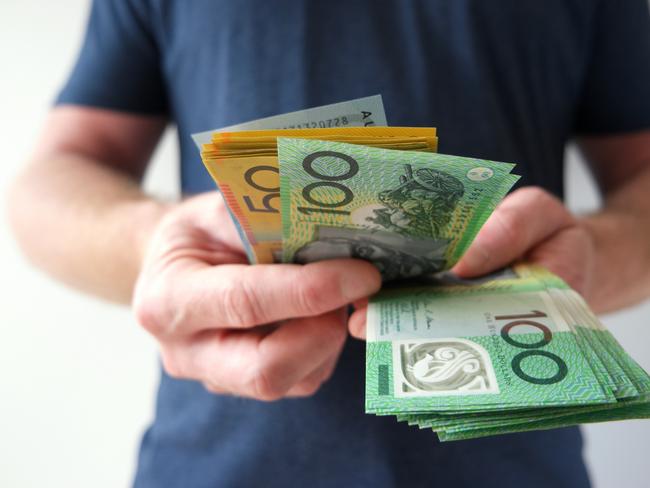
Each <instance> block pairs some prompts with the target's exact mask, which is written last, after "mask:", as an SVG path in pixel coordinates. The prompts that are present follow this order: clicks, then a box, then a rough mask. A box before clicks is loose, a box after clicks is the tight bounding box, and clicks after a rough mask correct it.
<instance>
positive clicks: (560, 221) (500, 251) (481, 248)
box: [453, 187, 575, 277]
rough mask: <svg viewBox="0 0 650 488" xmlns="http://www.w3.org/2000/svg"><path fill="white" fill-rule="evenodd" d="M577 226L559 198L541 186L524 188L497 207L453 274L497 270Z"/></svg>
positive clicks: (476, 273)
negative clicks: (554, 235)
mask: <svg viewBox="0 0 650 488" xmlns="http://www.w3.org/2000/svg"><path fill="white" fill-rule="evenodd" d="M574 223H575V220H574V218H573V217H572V216H571V214H570V213H569V212H568V211H567V210H566V209H565V207H564V206H563V205H562V202H560V201H559V200H558V199H557V198H555V197H554V196H552V195H551V194H549V193H547V192H546V191H544V190H541V189H539V188H537V187H530V188H522V189H520V190H517V191H515V192H514V193H512V194H511V195H509V196H508V197H506V198H505V199H504V200H503V202H502V203H501V204H500V205H499V206H498V207H497V208H496V210H495V211H494V213H493V214H492V215H491V216H490V218H489V219H488V220H487V222H486V223H485V225H484V226H483V228H482V229H481V230H480V231H479V233H478V235H477V236H476V238H475V239H474V242H473V243H472V244H471V246H470V247H469V249H468V250H467V252H466V253H465V254H464V255H463V257H462V258H461V259H460V261H459V262H458V263H457V264H456V266H454V268H453V271H454V272H455V273H456V274H458V275H459V276H461V277H472V276H480V275H483V274H486V273H489V272H491V271H495V270H497V269H499V268H502V267H503V266H506V265H508V264H510V263H512V262H513V261H515V260H517V259H519V258H521V257H522V256H523V255H524V254H526V253H527V252H528V251H529V250H530V249H531V248H532V247H534V246H535V245H536V244H537V243H540V242H542V241H544V240H545V239H547V238H549V237H550V236H551V235H553V234H555V233H556V232H559V231H560V230H562V229H564V228H566V227H569V226H571V225H573V224H574Z"/></svg>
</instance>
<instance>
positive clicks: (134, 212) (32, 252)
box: [8, 153, 166, 303]
mask: <svg viewBox="0 0 650 488" xmlns="http://www.w3.org/2000/svg"><path fill="white" fill-rule="evenodd" d="M39 158H40V159H41V160H35V161H32V162H31V163H30V164H29V165H28V166H27V168H26V169H25V170H24V171H23V172H22V173H21V174H20V175H19V176H18V178H17V179H16V181H15V182H14V184H13V187H12V189H11V191H10V195H9V202H8V203H9V217H10V221H11V224H12V227H13V229H14V232H15V235H16V238H17V240H18V242H19V244H20V246H21V248H22V249H23V251H24V252H25V254H26V255H27V257H28V258H29V259H30V260H31V261H32V262H33V263H34V264H35V265H36V266H38V267H39V268H42V269H43V270H44V271H46V272H47V273H49V274H50V275H52V276H54V277H55V278H57V279H59V280H60V281H62V282H64V283H66V284H68V285H70V286H73V287H75V288H78V289H81V290H83V291H86V292H89V293H92V294H94V295H97V296H99V297H102V298H105V299H109V300H113V301H118V302H122V303H128V302H129V301H130V299H131V295H132V290H133V285H134V283H135V279H136V276H137V274H138V271H139V269H140V263H141V259H142V255H143V253H144V248H145V246H146V243H147V241H148V237H149V235H150V233H151V231H152V229H153V228H154V226H155V225H156V223H157V222H158V221H159V219H160V218H161V216H162V215H163V214H164V212H165V211H166V205H165V204H163V203H161V202H156V201H154V200H152V199H150V198H148V197H146V196H145V195H144V194H143V193H142V192H141V191H140V189H139V187H138V185H137V183H136V182H134V181H133V179H132V178H131V177H129V176H127V175H126V174H123V173H121V172H120V171H118V170H115V169H112V168H110V167H108V166H106V165H102V164H100V162H98V161H94V160H92V159H89V158H86V157H83V156H79V155H75V154H74V153H67V154H66V153H59V154H56V155H52V156H48V157H47V158H46V159H45V156H40V157H39Z"/></svg>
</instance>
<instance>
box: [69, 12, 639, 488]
mask: <svg viewBox="0 0 650 488" xmlns="http://www.w3.org/2000/svg"><path fill="white" fill-rule="evenodd" d="M649 87H650V19H649V16H648V7H647V4H646V0H626V1H624V2H615V1H608V0H600V1H597V0H547V1H544V2H539V1H537V2H533V1H521V0H493V1H489V2H488V1H485V0H453V1H452V0H429V1H424V0H422V1H415V0H413V1H411V0H392V1H389V0H386V1H379V0H365V1H361V0H359V1H354V0H345V1H344V0H328V1H318V0H311V1H310V0H238V1H236V2H235V1H229V0H191V1H189V0H186V1H181V0H149V1H147V0H97V1H96V2H95V3H94V5H93V9H92V13H91V16H90V23H89V27H88V31H87V35H86V39H85V42H84V45H83V48H82V51H81V54H80V57H79V60H78V62H77V64H76V66H75V68H74V71H73V73H72V75H71V77H70V79H69V81H68V82H67V84H66V85H65V87H64V89H63V91H62V92H61V94H60V95H59V98H58V100H57V103H59V104H77V105H89V106H95V107H103V108H108V109H113V110H120V111H126V112H134V113H140V114H151V115H160V114H165V115H167V116H168V117H169V120H170V122H172V123H175V124H176V125H177V127H178V136H179V141H180V148H181V185H182V190H183V192H184V193H188V194H189V193H197V192H201V191H206V190H212V189H213V188H214V186H213V183H212V181H211V179H210V177H209V176H208V173H207V172H206V171H205V170H204V168H203V166H202V164H201V161H200V158H199V154H198V152H197V150H196V147H195V146H194V145H193V142H192V141H191V139H190V134H191V133H193V132H200V131H204V130H207V129H211V128H215V127H222V126H227V125H231V124H235V123H239V122H244V121H247V120H251V119H256V118H261V117H266V116H270V115H275V114H279V113H284V112H289V111H294V110H300V109H304V108H308V107H312V106H317V105H324V104H329V103H334V102H339V101H343V100H348V99H352V98H358V97H363V96H368V95H373V94H376V93H380V94H381V95H382V96H383V100H384V104H385V107H386V114H387V118H388V121H389V123H390V124H391V125H403V126H435V127H437V128H438V130H439V135H440V152H443V153H448V154H458V155H464V156H476V157H480V158H486V159H494V160H501V161H513V162H517V163H518V166H517V172H518V173H519V174H521V175H522V176H523V177H522V179H521V181H520V184H521V185H540V186H543V187H545V188H546V189H548V190H550V191H551V192H553V193H555V194H557V195H559V196H561V195H562V187H563V152H564V147H565V144H566V143H567V141H568V140H570V139H571V137H572V136H574V135H575V134H579V133H583V134H609V133H619V132H628V131H634V130H638V129H644V128H649V127H650V95H649V93H650V92H649ZM363 386H364V345H363V343H362V342H360V341H356V340H352V339H350V340H349V341H348V344H347V345H346V347H345V349H344V352H343V353H342V356H341V358H340V361H339V364H338V367H337V369H336V372H335V374H334V376H333V377H332V379H331V380H330V381H329V382H328V383H326V384H325V385H324V386H323V388H322V389H321V390H320V391H319V392H318V393H317V394H316V395H314V396H313V397H311V398H307V399H294V400H282V401H278V402H274V403H262V402H257V401H253V400H246V399H240V398H232V397H223V396H218V395H213V394H210V393H208V392H207V391H205V390H204V388H203V387H202V386H201V385H200V384H198V383H195V382H192V381H183V380H176V379H172V378H170V377H168V376H167V375H165V374H164V373H163V375H162V380H161V384H160V390H159V394H158V404H157V410H156V418H155V421H154V423H153V425H152V426H151V428H150V429H149V430H148V431H147V433H146V434H145V436H144V439H143V442H142V447H141V451H140V458H139V466H138V472H137V476H136V481H135V484H136V486H137V487H141V488H145V487H192V488H194V487H231V486H233V487H235V486H237V487H239V486H265V487H266V486H282V487H286V486H309V487H316V486H328V487H329V486H337V487H338V486H344V487H356V486H372V487H374V488H381V487H395V486H413V487H417V486H454V487H455V488H461V487H474V486H481V487H492V486H494V487H497V486H498V487H499V488H508V487H522V486H525V487H527V488H535V487H540V488H541V487H544V488H546V487H550V486H553V487H567V488H580V487H586V486H588V480H587V475H586V472H585V468H584V465H583V462H582V456H581V446H582V444H581V438H580V434H579V431H578V429H576V428H571V429H563V430H555V431H545V432H534V433H527V434H517V435H508V436H500V437H493V438H487V439H480V440H474V441H464V442H455V443H448V444H440V443H438V442H437V441H436V438H435V436H434V435H433V434H432V433H431V432H430V431H426V430H423V431H420V430H418V429H415V428H411V427H408V426H407V425H405V424H403V423H397V422H395V420H394V418H382V417H374V416H367V415H365V414H364V405H363V404H364V387H363Z"/></svg>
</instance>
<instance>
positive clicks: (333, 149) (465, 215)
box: [278, 138, 519, 280]
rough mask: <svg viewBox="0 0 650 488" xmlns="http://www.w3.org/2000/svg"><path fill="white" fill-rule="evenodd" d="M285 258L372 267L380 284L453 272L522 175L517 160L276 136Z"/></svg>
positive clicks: (294, 260) (305, 261) (295, 260)
mask: <svg viewBox="0 0 650 488" xmlns="http://www.w3.org/2000/svg"><path fill="white" fill-rule="evenodd" d="M278 154H279V160H280V181H281V184H280V194H281V201H282V225H283V232H282V238H283V241H282V244H283V258H284V261H285V262H299V263H307V262H310V261H318V260H322V259H330V258H334V257H354V258H361V259H366V260H369V261H371V262H373V263H374V264H375V265H376V266H377V268H378V269H379V270H380V272H381V273H382V275H383V277H384V278H385V279H386V280H391V279H395V278H409V277H415V276H419V275H423V274H432V273H437V272H439V271H443V270H445V269H449V268H451V267H452V266H453V265H454V264H455V263H456V262H457V261H458V259H459V258H460V256H461V255H462V254H463V253H464V252H465V250H466V249H467V248H468V246H469V245H470V243H471V242H472V240H473V239H474V236H475V235H476V233H477V232H478V230H479V229H480V228H481V226H482V225H483V223H484V222H485V220H486V219H487V218H488V216H489V215H490V214H491V213H492V211H493V210H494V208H495V207H496V205H497V203H498V202H500V201H501V199H502V198H503V197H504V196H505V194H506V193H507V192H508V190H510V188H512V186H513V185H514V183H515V182H516V181H517V180H518V179H519V177H518V176H516V175H513V174H511V173H510V172H511V170H512V169H513V168H514V166H515V165H514V164H508V163H500V162H495V161H488V160H483V159H475V158H464V157H460V156H449V155H444V154H436V153H431V152H415V151H395V150H390V149H382V148H373V147H368V146H359V145H354V144H345V143H338V142H326V141H314V140H307V139H288V138H280V139H278Z"/></svg>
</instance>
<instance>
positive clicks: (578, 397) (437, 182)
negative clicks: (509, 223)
mask: <svg viewBox="0 0 650 488" xmlns="http://www.w3.org/2000/svg"><path fill="white" fill-rule="evenodd" d="M385 123H386V121H385V116H384V112H383V106H381V98H379V97H368V98H366V99H360V100H353V101H350V102H343V103H341V104H335V105H331V106H326V107H319V108H315V109H309V110H306V111H302V112H294V113H291V114H286V115H281V116H276V117H271V118H268V119H262V120H260V121H253V122H250V123H247V124H242V125H239V126H233V127H230V128H226V129H222V130H220V131H211V132H209V133H202V134H197V135H195V141H196V142H197V145H198V146H199V149H200V150H201V155H202V159H203V161H204V164H205V166H206V168H207V169H208V171H209V172H210V174H211V175H212V177H213V179H214V180H215V183H216V184H217V186H218V187H219V188H220V190H221V192H222V193H223V196H224V198H225V201H226V203H227V206H228V209H229V211H230V214H231V216H232V218H233V221H234V222H235V224H236V226H237V228H238V230H239V233H240V236H241V238H242V241H243V243H244V247H245V248H246V250H247V253H248V257H249V260H250V261H251V263H273V262H281V261H284V262H296V263H308V262H311V261H318V260H323V259H331V258H336V257H353V258H359V259H365V260H367V261H370V262H372V263H373V264H374V265H375V266H376V267H377V268H378V269H379V270H380V272H381V273H382V276H383V278H384V280H385V282H386V283H385V285H384V287H383V289H382V290H381V291H380V292H379V293H378V294H377V295H375V296H374V297H372V298H371V300H370V305H369V307H368V316H367V345H366V348H367V354H366V412H367V413H369V414H375V415H394V416H396V418H397V420H398V421H402V422H407V423H408V424H410V425H413V426H417V427H419V428H420V429H432V430H433V431H435V432H436V433H437V435H438V437H439V438H440V439H441V440H442V441H452V440H461V439H470V438H475V437H484V436H489V435H498V434H504V433H510V432H523V431H528V430H537V429H550V428H555V427H562V426H567V425H574V424H579V423H589V422H603V421H609V420H622V419H628V418H650V376H648V374H647V373H646V372H645V371H644V370H643V368H641V367H640V366H639V365H638V364H637V363H636V362H635V361H634V360H633V359H632V358H631V357H630V356H629V355H628V354H627V353H626V352H625V350H624V349H623V348H622V347H621V346H620V344H619V343H618V342H617V341H616V339H615V338H614V337H613V336H612V334H610V333H609V332H608V331H607V330H606V329H605V327H604V326H603V325H602V324H601V323H600V321H599V320H598V318H597V317H596V316H595V315H594V314H593V312H592V311H591V310H590V309H589V306H588V305H587V304H586V302H585V301H584V300H583V298H582V297H581V296H580V295H579V294H578V293H576V292H575V291H573V290H571V288H570V287H568V286H567V284H566V283H564V282H563V281H562V280H561V279H560V278H558V277H557V276H555V275H553V274H552V273H550V272H548V271H547V270H545V269H543V268H540V267H538V266H533V265H526V264H519V265H517V266H515V267H514V268H512V269H506V270H502V271H500V272H498V273H495V274H493V275H490V276H487V277H483V278H481V279H476V280H462V279H459V278H458V277H455V276H454V275H453V274H451V273H449V272H448V271H445V270H449V269H450V268H451V267H452V266H453V265H454V264H455V263H456V262H457V261H458V260H459V259H460V257H461V256H462V255H463V253H464V252H465V251H466V250H467V248H468V247H469V245H470V244H471V242H472V240H473V239H474V237H475V235H476V234H477V232H478V230H479V229H480V228H481V226H482V225H483V224H484V222H485V221H486V220H487V218H488V217H489V216H490V214H491V213H492V212H493V210H494V208H495V207H496V205H497V204H498V203H499V202H500V201H501V199H502V198H503V197H504V196H505V194H506V193H507V192H508V191H509V190H510V189H511V188H512V186H513V185H514V184H515V183H516V181H517V180H518V178H519V177H518V176H517V175H514V174H512V170H513V168H514V164H511V163H501V162H496V161H489V160H483V159H476V158H465V157H460V156H449V155H443V154H438V153H436V151H437V146H438V138H437V133H436V129H434V128H413V127H376V126H378V125H384V124H385Z"/></svg>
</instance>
